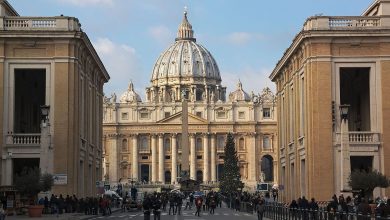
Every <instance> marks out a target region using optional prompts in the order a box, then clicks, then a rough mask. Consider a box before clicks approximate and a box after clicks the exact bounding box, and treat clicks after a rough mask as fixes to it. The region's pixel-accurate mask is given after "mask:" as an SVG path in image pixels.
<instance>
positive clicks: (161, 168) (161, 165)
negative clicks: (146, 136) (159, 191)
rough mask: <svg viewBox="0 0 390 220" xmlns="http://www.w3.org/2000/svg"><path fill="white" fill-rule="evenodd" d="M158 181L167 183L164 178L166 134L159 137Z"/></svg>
mask: <svg viewBox="0 0 390 220" xmlns="http://www.w3.org/2000/svg"><path fill="white" fill-rule="evenodd" d="M158 181H160V182H161V183H163V184H164V183H165V176H164V134H159V135H158Z"/></svg>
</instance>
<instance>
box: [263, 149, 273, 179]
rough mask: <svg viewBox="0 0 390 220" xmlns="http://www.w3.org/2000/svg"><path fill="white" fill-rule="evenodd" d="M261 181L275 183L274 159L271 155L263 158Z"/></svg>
mask: <svg viewBox="0 0 390 220" xmlns="http://www.w3.org/2000/svg"><path fill="white" fill-rule="evenodd" d="M260 168H261V169H260V170H261V173H260V179H263V181H264V182H272V181H274V159H273V158H272V157H271V156H270V155H265V156H263V157H262V158H261V167H260Z"/></svg>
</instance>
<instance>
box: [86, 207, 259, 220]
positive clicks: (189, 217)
mask: <svg viewBox="0 0 390 220" xmlns="http://www.w3.org/2000/svg"><path fill="white" fill-rule="evenodd" d="M194 214H195V210H194V209H192V210H182V215H168V213H167V212H164V211H163V212H162V213H161V220H230V219H239V220H241V219H242V220H255V219H257V216H256V215H253V214H250V213H246V212H235V211H233V210H231V209H228V208H217V209H216V210H215V214H214V215H212V214H210V213H208V212H206V211H203V212H202V213H201V215H200V217H198V216H195V215H194ZM153 217H154V216H153V215H151V216H150V219H151V220H153V219H154V218H153ZM90 219H94V220H99V219H113V220H114V219H132V220H143V219H144V214H143V213H142V212H116V213H113V214H112V215H111V216H97V217H94V218H90Z"/></svg>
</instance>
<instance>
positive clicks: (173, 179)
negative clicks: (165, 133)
mask: <svg viewBox="0 0 390 220" xmlns="http://www.w3.org/2000/svg"><path fill="white" fill-rule="evenodd" d="M171 144H172V149H171V153H172V156H171V158H172V168H171V169H172V171H171V183H172V184H175V183H176V177H177V145H176V134H172V139H171Z"/></svg>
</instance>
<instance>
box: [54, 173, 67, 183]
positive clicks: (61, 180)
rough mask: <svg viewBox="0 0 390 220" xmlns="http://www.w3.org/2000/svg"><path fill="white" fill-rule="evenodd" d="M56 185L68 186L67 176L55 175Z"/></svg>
mask: <svg viewBox="0 0 390 220" xmlns="http://www.w3.org/2000/svg"><path fill="white" fill-rule="evenodd" d="M53 180H54V185H66V184H68V175H67V174H54V175H53Z"/></svg>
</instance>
